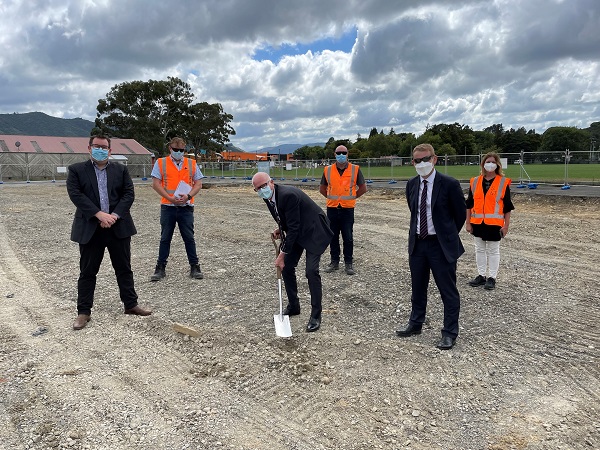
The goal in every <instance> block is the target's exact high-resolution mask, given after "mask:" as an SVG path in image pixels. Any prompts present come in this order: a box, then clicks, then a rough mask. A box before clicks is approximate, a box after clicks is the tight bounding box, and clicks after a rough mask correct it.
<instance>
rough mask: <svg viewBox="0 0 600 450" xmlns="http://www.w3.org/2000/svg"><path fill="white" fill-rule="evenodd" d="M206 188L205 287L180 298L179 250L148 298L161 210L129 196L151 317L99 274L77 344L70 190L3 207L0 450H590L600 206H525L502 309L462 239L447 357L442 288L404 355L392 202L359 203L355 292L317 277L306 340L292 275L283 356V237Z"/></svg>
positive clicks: (595, 400)
mask: <svg viewBox="0 0 600 450" xmlns="http://www.w3.org/2000/svg"><path fill="white" fill-rule="evenodd" d="M207 187H208V189H204V190H203V191H202V193H201V196H200V198H199V202H198V208H197V211H196V232H197V242H198V250H199V255H200V261H201V266H202V268H203V271H204V272H205V278H204V280H192V279H190V278H188V276H187V275H188V271H189V267H188V265H187V259H186V257H185V251H184V248H183V243H182V242H181V239H180V238H179V235H178V234H176V236H175V239H174V242H173V246H172V255H171V259H170V262H169V265H168V267H167V278H166V279H165V280H163V281H161V282H158V283H151V282H150V281H149V276H150V275H151V274H152V272H153V268H154V264H155V260H156V255H157V251H158V235H159V228H160V225H159V220H158V218H159V206H158V197H157V195H156V194H155V193H154V191H152V189H151V187H150V184H149V183H147V182H139V183H138V182H136V195H137V198H136V201H135V203H134V207H133V209H132V214H133V217H134V220H135V222H136V225H137V227H138V230H139V233H138V235H136V236H134V238H133V240H132V253H133V256H132V263H133V268H134V272H135V275H136V288H137V290H138V294H139V296H140V304H141V305H144V306H149V307H151V308H153V309H154V314H153V315H152V316H150V317H148V318H140V317H131V316H125V315H124V314H122V307H121V304H120V301H119V298H118V292H117V289H116V285H115V281H114V275H113V273H112V268H111V266H110V264H109V259H108V256H107V257H106V259H105V262H104V264H103V267H102V269H101V272H100V274H99V277H98V287H97V291H96V304H95V307H94V311H93V316H92V317H93V319H92V321H91V322H90V323H89V325H88V326H87V327H86V328H85V329H84V330H82V331H79V332H75V331H73V330H72V329H71V325H72V321H73V319H74V317H75V301H76V282H77V276H78V258H79V254H78V247H77V245H76V244H74V243H72V242H70V241H69V232H70V226H71V221H72V218H73V213H74V207H73V205H72V204H71V202H70V201H69V199H68V197H67V195H66V189H65V186H64V184H60V183H56V184H52V183H43V184H27V185H25V184H19V185H13V184H4V185H1V186H0V448H2V449H111V450H115V449H176V450H178V449H238V450H243V449H268V450H277V449H298V450H300V449H302V450H304V449H307V450H313V449H474V450H477V449H490V450H500V449H599V448H600V437H599V436H600V414H599V412H600V367H599V358H598V357H599V356H600V351H599V347H600V330H599V325H598V317H600V301H599V297H598V289H597V287H598V268H597V255H598V253H599V252H600V248H599V244H598V242H600V227H599V226H598V223H600V221H599V219H600V199H598V198H582V197H570V198H567V197H560V196H553V197H545V196H541V195H529V194H530V193H529V194H528V195H520V194H519V193H518V192H517V193H515V198H514V202H515V206H516V211H515V212H514V214H513V216H512V221H511V229H510V233H509V235H508V237H507V239H506V240H505V241H504V242H503V243H502V247H501V249H502V261H501V270H500V274H499V276H498V284H497V289H496V290H495V291H492V292H488V291H484V290H482V288H471V287H469V286H468V285H467V281H468V280H469V279H471V278H472V277H473V276H474V275H475V274H476V273H475V257H474V249H473V244H472V242H471V237H470V236H469V235H467V234H466V233H465V232H464V231H463V232H462V237H463V241H464V243H465V247H466V248H467V252H466V254H465V255H463V257H462V258H461V259H460V260H459V265H458V280H459V289H460V292H461V295H462V311H461V334H460V336H459V338H458V340H457V344H456V346H455V347H454V349H453V350H451V351H445V352H442V351H439V350H438V349H436V348H435V344H436V342H437V340H438V339H439V334H440V333H439V330H440V328H441V325H442V308H441V301H440V298H439V295H438V293H437V290H436V288H435V287H434V286H432V288H431V297H430V298H431V299H430V308H429V315H428V322H427V323H426V325H425V327H424V331H423V333H422V334H421V335H419V336H414V337H411V338H407V339H400V338H398V337H396V336H395V333H394V330H395V329H396V328H397V327H398V325H401V324H404V323H405V321H406V319H407V317H408V314H409V311H410V277H409V271H408V257H407V251H406V246H407V244H406V241H407V236H408V231H407V225H408V223H409V212H408V208H407V207H406V201H405V198H404V193H403V191H402V190H389V189H388V190H386V189H372V190H371V191H369V192H368V193H367V194H366V195H365V196H364V197H362V198H361V199H360V200H359V202H358V206H357V210H356V224H355V266H356V269H357V272H358V273H357V275H355V276H352V277H349V276H347V275H345V274H344V273H343V272H342V271H338V272H335V273H333V274H325V273H323V274H322V276H323V285H324V300H323V306H324V311H323V324H322V327H321V330H320V331H318V332H317V333H310V334H309V333H305V332H304V331H303V330H304V326H305V325H306V322H307V319H308V314H309V311H310V308H309V299H308V288H307V283H306V280H305V279H304V278H303V271H302V270H300V271H299V273H300V277H299V278H300V280H299V286H300V295H301V304H302V306H303V307H304V309H303V311H302V314H301V315H300V316H298V317H292V318H291V323H292V329H293V332H294V336H293V337H292V338H289V339H282V338H277V337H276V336H275V333H274V327H273V321H272V315H273V314H274V313H275V312H277V311H278V300H277V282H276V277H275V269H274V267H273V266H272V261H273V258H274V251H273V245H272V243H271V242H270V239H269V232H270V231H271V230H272V229H273V228H274V222H273V220H272V218H271V217H270V215H269V213H268V211H267V208H266V207H265V206H264V204H263V203H262V201H261V200H259V199H258V198H257V196H256V194H254V193H253V192H252V190H251V189H250V187H249V186H229V187H228V186H210V184H209V185H207ZM307 192H308V193H309V195H311V196H312V197H313V198H314V199H315V200H316V201H317V202H319V204H321V205H324V203H325V202H324V199H323V198H322V197H321V196H320V195H319V194H318V192H317V191H316V190H315V189H308V190H307ZM327 262H328V255H327V254H326V255H325V256H324V258H323V260H322V266H323V267H324V266H325V265H326V264H327ZM302 264H303V260H301V265H302ZM175 323H178V324H183V325H185V326H188V327H192V328H194V329H195V330H197V331H198V333H199V336H197V337H190V336H188V335H185V334H181V333H178V332H176V331H174V330H173V324H175Z"/></svg>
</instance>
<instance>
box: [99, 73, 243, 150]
mask: <svg viewBox="0 0 600 450" xmlns="http://www.w3.org/2000/svg"><path fill="white" fill-rule="evenodd" d="M193 101H194V94H193V93H192V91H191V87H190V85H189V84H187V83H185V82H184V81H182V80H180V79H179V78H175V77H168V78H167V80H162V81H156V80H148V81H132V82H125V83H121V84H117V85H115V86H113V87H112V89H111V90H110V92H109V93H108V94H106V98H104V99H100V100H98V106H97V107H96V110H97V114H96V127H97V128H99V129H100V130H102V132H104V133H107V134H109V135H111V136H115V137H120V138H129V139H135V140H136V141H138V142H139V143H140V144H142V145H143V146H145V147H147V148H150V149H153V150H155V151H157V152H158V153H162V150H163V149H164V148H165V144H166V142H167V140H168V139H169V138H171V137H174V136H182V137H187V138H188V139H191V140H192V141H196V142H202V143H203V144H202V145H208V144H207V143H209V142H213V140H216V142H220V143H223V142H226V141H228V140H229V139H228V135H229V134H235V130H233V128H231V127H230V126H229V122H230V121H231V120H232V119H233V117H232V116H231V115H229V114H225V113H224V112H223V109H222V107H221V105H220V104H214V105H208V104H207V103H200V104H198V105H192V102H193ZM201 120H204V121H206V123H205V124H201V123H200V121H201ZM196 127H198V129H196ZM202 133H204V135H203V136H202V137H201V136H200V135H201V134H202ZM205 143H206V144H205Z"/></svg>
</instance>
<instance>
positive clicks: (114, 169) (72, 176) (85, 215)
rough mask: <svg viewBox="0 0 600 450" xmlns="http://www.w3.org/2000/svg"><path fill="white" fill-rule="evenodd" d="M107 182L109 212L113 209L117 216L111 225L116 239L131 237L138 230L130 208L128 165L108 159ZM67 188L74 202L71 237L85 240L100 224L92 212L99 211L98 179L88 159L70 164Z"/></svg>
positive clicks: (130, 192) (131, 188)
mask: <svg viewBox="0 0 600 450" xmlns="http://www.w3.org/2000/svg"><path fill="white" fill-rule="evenodd" d="M106 184H107V189H108V202H109V213H115V214H117V215H118V216H119V220H117V221H116V222H115V224H114V225H113V226H112V227H111V230H113V232H114V234H115V236H116V237H117V238H119V239H123V238H126V237H131V236H133V235H134V234H136V233H137V230H136V229H135V225H134V224H133V219H132V217H131V214H130V212H129V209H130V208H131V205H132V204H133V200H134V198H135V194H134V189H133V181H132V180H131V176H130V175H129V171H128V170H127V166H124V165H123V164H120V163H117V162H112V161H111V162H110V163H108V165H107V166H106ZM67 192H68V194H69V198H70V199H71V201H72V202H73V203H74V204H75V206H76V207H77V209H76V210H75V217H74V218H73V225H72V227H71V240H72V241H75V242H78V243H80V244H87V243H88V242H89V241H90V239H91V238H92V236H93V235H94V233H95V231H96V229H97V228H98V226H99V223H100V222H99V221H98V219H97V218H96V217H95V216H94V215H95V214H96V213H97V212H98V211H100V193H99V192H98V179H97V178H96V172H95V170H94V166H93V164H92V161H91V160H88V161H85V162H80V163H76V164H72V165H70V166H69V174H68V175H67Z"/></svg>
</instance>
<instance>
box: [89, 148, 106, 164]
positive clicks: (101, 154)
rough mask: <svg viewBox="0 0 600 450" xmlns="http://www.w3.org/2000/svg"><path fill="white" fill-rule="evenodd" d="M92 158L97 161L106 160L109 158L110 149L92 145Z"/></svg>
mask: <svg viewBox="0 0 600 450" xmlns="http://www.w3.org/2000/svg"><path fill="white" fill-rule="evenodd" d="M92 158H94V160H95V161H106V160H107V159H108V149H104V148H100V147H92Z"/></svg>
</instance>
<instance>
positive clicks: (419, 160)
mask: <svg viewBox="0 0 600 450" xmlns="http://www.w3.org/2000/svg"><path fill="white" fill-rule="evenodd" d="M431 158H433V155H429V156H424V157H423V158H413V162H414V163H415V164H419V163H420V162H429V160H430V159H431Z"/></svg>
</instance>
